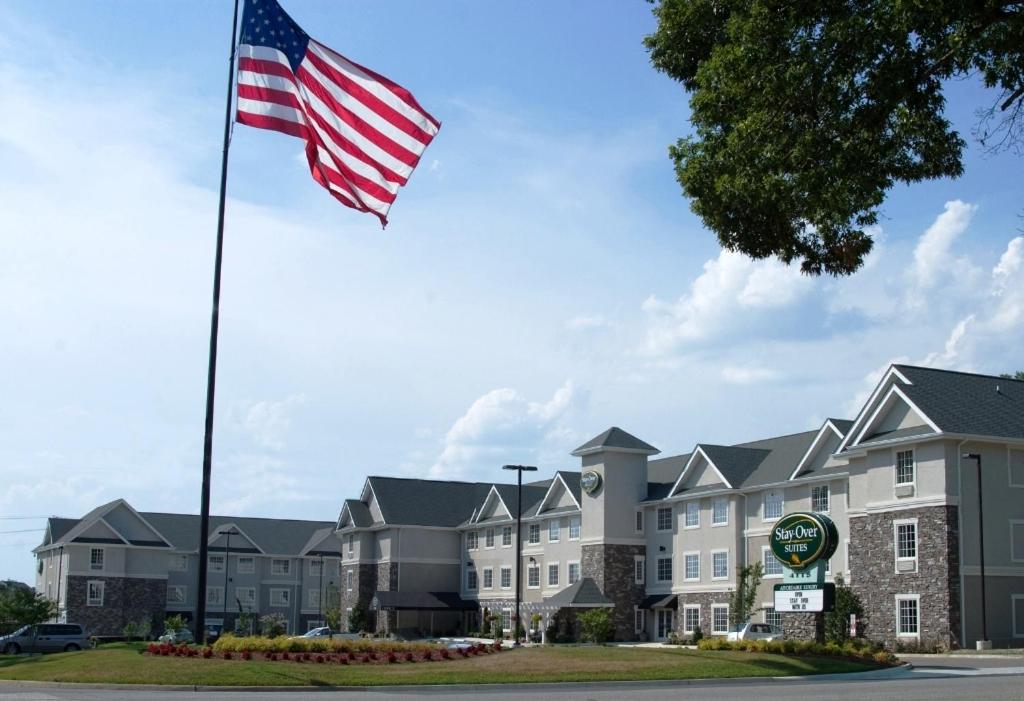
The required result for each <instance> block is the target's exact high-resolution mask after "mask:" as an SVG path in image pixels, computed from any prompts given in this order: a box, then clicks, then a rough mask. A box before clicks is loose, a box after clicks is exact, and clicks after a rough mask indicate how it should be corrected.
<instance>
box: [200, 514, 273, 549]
mask: <svg viewBox="0 0 1024 701" xmlns="http://www.w3.org/2000/svg"><path fill="white" fill-rule="evenodd" d="M229 530H235V531H238V532H237V533H235V534H233V535H234V537H236V538H239V537H241V538H244V539H245V540H246V541H247V542H248V543H249V544H250V545H251V546H252V547H253V548H254V549H255V550H256V551H258V552H259V553H261V554H264V553H263V548H261V547H260V545H259V543H257V542H256V541H255V540H253V539H252V538H250V537H249V536H248V535H247V534H246V532H245V529H244V528H242V527H241V526H239V525H238V524H237V523H235V522H233V521H228V522H226V523H222V524H220V525H219V526H217V527H216V528H211V529H210V537H209V538H207V540H206V542H207V545H213V543H214V541H216V540H217V539H218V538H220V537H221V536H222V535H224V533H225V532H226V531H229ZM233 545H238V542H237V541H236V542H235V543H234V544H233ZM239 548H241V546H240V545H239ZM232 550H234V548H232Z"/></svg>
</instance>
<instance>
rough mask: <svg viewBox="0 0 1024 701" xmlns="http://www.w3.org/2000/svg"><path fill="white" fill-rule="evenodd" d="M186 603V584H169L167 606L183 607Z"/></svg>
mask: <svg viewBox="0 0 1024 701" xmlns="http://www.w3.org/2000/svg"><path fill="white" fill-rule="evenodd" d="M184 603H185V585H184V584H169V585H167V605H168V606H181V605H183V604H184Z"/></svg>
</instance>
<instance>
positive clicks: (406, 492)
mask: <svg viewBox="0 0 1024 701" xmlns="http://www.w3.org/2000/svg"><path fill="white" fill-rule="evenodd" d="M367 479H368V481H369V482H370V486H371V487H372V489H373V493H374V494H375V495H376V496H377V505H378V506H379V507H380V511H381V514H382V515H383V517H384V521H385V522H386V523H388V524H389V525H401V526H441V527H449V528H454V527H455V526H458V525H459V524H461V523H462V522H464V521H465V520H466V519H468V518H469V517H470V515H471V514H472V513H473V508H474V507H478V506H479V505H480V504H481V503H482V502H483V500H484V499H485V498H486V497H487V492H489V491H490V489H491V483H490V482H444V481H440V480H421V479H404V478H400V477H368V478H367ZM524 492H525V488H524ZM525 501H526V500H525V498H524V502H525ZM506 503H508V502H506ZM509 508H510V509H511V508H513V507H512V506H511V505H509Z"/></svg>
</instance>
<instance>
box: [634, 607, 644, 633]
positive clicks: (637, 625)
mask: <svg viewBox="0 0 1024 701" xmlns="http://www.w3.org/2000/svg"><path fill="white" fill-rule="evenodd" d="M646 623H647V614H646V613H645V612H644V610H643V609H642V608H640V607H639V606H634V607H633V632H634V633H643V632H644V628H645V627H646Z"/></svg>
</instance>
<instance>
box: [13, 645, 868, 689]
mask: <svg viewBox="0 0 1024 701" xmlns="http://www.w3.org/2000/svg"><path fill="white" fill-rule="evenodd" d="M141 650H142V646H140V645H124V644H120V645H107V646H104V647H101V648H99V649H97V650H85V651H82V652H68V653H60V654H55V655H44V656H31V657H26V656H0V680H4V679H18V680H34V681H53V682H91V683H101V684H185V685H196V686H382V685H395V684H491V683H510V682H516V683H523V682H575V681H626V680H631V681H637V680H656V679H710V678H717V679H725V678H738V677H760V676H771V677H786V676H794V675H805V674H827V673H841V672H857V671H863V670H866V669H873V668H874V667H873V666H872V665H867V664H862V663H858V662H853V661H849V660H845V659H835V658H817V657H787V656H784V655H773V654H759V653H747V652H720V651H698V650H679V649H671V648H665V649H660V648H620V647H544V648H523V649H519V650H509V651H505V652H501V653H497V654H491V655H487V656H481V657H471V658H467V659H456V660H448V661H440V662H420V663H398V664H390V665H389V664H364V665H351V666H343V665H340V664H310V663H304V664H298V663H295V662H285V661H277V662H266V661H262V660H259V661H257V660H239V659H233V660H223V659H210V660H204V659H201V658H179V657H154V656H151V655H143V654H141Z"/></svg>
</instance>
